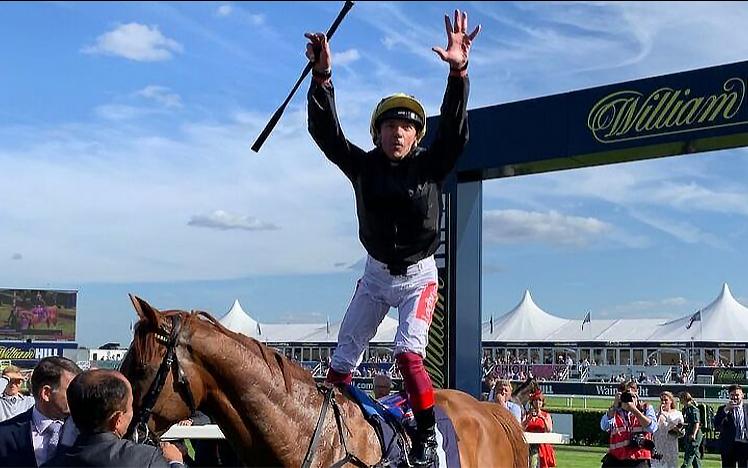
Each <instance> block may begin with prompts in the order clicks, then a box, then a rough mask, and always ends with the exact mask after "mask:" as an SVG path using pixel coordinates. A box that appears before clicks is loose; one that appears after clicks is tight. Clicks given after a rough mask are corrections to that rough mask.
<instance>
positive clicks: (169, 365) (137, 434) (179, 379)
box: [132, 314, 195, 443]
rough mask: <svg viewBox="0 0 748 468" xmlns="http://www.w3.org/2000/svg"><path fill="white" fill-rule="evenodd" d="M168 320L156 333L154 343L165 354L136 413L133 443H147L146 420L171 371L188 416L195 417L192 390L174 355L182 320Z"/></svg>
mask: <svg viewBox="0 0 748 468" xmlns="http://www.w3.org/2000/svg"><path fill="white" fill-rule="evenodd" d="M170 318H171V326H166V324H162V325H161V327H159V329H158V330H157V331H156V341H158V342H159V343H161V344H163V345H164V346H166V354H165V355H164V359H163V360H162V361H161V366H159V368H158V372H157V373H156V378H155V379H153V382H151V387H150V388H149V389H148V393H146V395H145V398H143V403H142V405H141V408H140V411H139V412H138V417H137V419H136V423H135V426H134V427H133V430H132V440H133V442H135V443H147V442H148V441H149V438H150V436H151V434H150V430H149V429H148V420H149V419H150V418H151V414H152V413H153V407H154V406H156V402H157V401H158V397H159V395H160V394H161V390H163V388H164V384H165V383H166V377H167V376H168V375H169V373H170V372H172V371H174V373H175V375H176V379H175V380H176V383H177V384H178V385H179V387H181V388H182V389H183V390H184V392H183V395H182V397H183V398H184V400H185V403H186V404H187V406H188V407H189V408H190V416H191V417H193V416H195V397H194V396H193V395H192V389H190V384H189V382H188V381H187V377H186V375H185V373H184V370H183V369H182V366H180V365H179V359H178V358H177V353H176V349H177V345H178V344H179V334H180V332H181V331H182V324H183V322H182V318H181V316H180V315H179V314H175V315H172V316H171V317H170ZM141 434H142V435H141ZM154 438H155V436H154Z"/></svg>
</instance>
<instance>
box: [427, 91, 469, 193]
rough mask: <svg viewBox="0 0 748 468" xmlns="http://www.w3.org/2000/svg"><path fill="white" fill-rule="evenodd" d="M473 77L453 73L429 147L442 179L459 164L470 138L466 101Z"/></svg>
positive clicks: (430, 162)
mask: <svg viewBox="0 0 748 468" xmlns="http://www.w3.org/2000/svg"><path fill="white" fill-rule="evenodd" d="M469 93H470V80H469V79H468V77H467V76H464V77H458V76H450V77H449V78H448V79H447V89H446V91H445V92H444V100H443V101H442V107H441V114H440V117H439V126H438V127H437V130H436V137H435V138H434V141H433V142H432V143H431V146H429V149H428V157H427V160H426V161H424V162H425V163H426V164H428V165H429V167H430V168H431V172H432V174H433V175H434V178H435V179H436V180H439V181H441V180H443V179H444V178H445V177H446V176H447V175H448V174H449V173H450V172H451V171H452V169H454V167H455V164H457V159H458V158H459V157H460V155H461V154H462V150H463V149H464V148H465V145H466V144H467V142H468V137H469V132H468V114H467V101H468V95H469Z"/></svg>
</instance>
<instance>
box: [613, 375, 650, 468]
mask: <svg viewBox="0 0 748 468" xmlns="http://www.w3.org/2000/svg"><path fill="white" fill-rule="evenodd" d="M600 428H601V429H602V430H603V431H605V432H608V433H609V434H610V439H609V443H608V453H607V454H606V455H605V457H604V458H603V460H602V461H603V464H602V466H603V468H607V467H611V468H612V467H637V468H643V467H649V466H650V463H651V459H652V457H653V452H654V442H653V440H652V434H653V433H654V432H655V431H656V430H657V416H655V412H654V408H652V405H649V404H647V403H644V402H640V401H639V387H638V385H637V383H636V381H633V380H630V381H628V382H624V383H622V384H621V385H619V386H618V393H616V398H615V401H614V403H613V406H611V407H610V408H609V409H608V411H607V412H606V413H605V414H603V417H602V419H601V420H600Z"/></svg>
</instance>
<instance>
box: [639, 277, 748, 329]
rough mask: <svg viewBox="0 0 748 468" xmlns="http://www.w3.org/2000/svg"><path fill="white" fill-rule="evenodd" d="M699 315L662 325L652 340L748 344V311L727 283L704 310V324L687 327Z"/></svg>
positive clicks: (694, 323)
mask: <svg viewBox="0 0 748 468" xmlns="http://www.w3.org/2000/svg"><path fill="white" fill-rule="evenodd" d="M694 315H695V314H693V313H692V314H688V315H687V316H685V317H681V318H679V319H676V320H672V321H670V322H667V323H664V324H662V325H661V326H660V327H658V329H657V330H656V331H655V333H654V334H652V336H650V337H649V339H650V340H652V341H691V340H694V341H720V342H741V341H748V308H747V307H745V306H744V305H743V304H741V303H739V302H738V301H737V300H735V298H734V297H733V296H732V293H731V292H730V287H729V286H728V285H727V283H725V284H724V285H723V286H722V292H721V293H720V294H719V296H718V297H717V299H715V300H714V301H712V303H711V304H709V305H708V306H706V307H704V308H703V309H701V314H700V315H701V321H694V322H693V323H692V324H691V327H690V328H686V327H687V326H688V325H689V323H690V322H691V317H693V316H694Z"/></svg>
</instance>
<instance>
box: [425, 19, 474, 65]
mask: <svg viewBox="0 0 748 468" xmlns="http://www.w3.org/2000/svg"><path fill="white" fill-rule="evenodd" d="M444 23H445V25H446V26H447V49H446V50H444V49H442V48H441V47H433V48H432V49H431V50H433V51H434V52H436V55H438V56H439V58H441V59H442V60H444V61H445V62H447V63H448V64H449V67H450V68H451V69H453V70H461V69H463V68H465V67H466V66H467V63H468V56H469V55H470V46H471V45H472V44H473V39H475V37H476V36H477V35H478V33H479V32H480V25H478V26H477V27H476V28H475V29H474V30H473V32H471V33H470V34H468V33H467V29H468V24H467V13H466V12H464V11H462V12H461V11H460V10H455V22H454V26H453V25H452V22H451V21H450V19H449V15H444Z"/></svg>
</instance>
